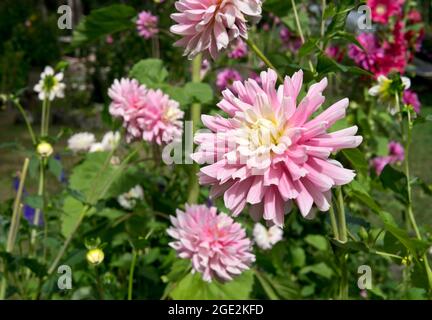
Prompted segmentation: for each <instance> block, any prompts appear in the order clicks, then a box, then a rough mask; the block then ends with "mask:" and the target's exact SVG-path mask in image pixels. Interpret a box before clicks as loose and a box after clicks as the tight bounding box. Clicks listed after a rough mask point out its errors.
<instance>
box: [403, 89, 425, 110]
mask: <svg viewBox="0 0 432 320" xmlns="http://www.w3.org/2000/svg"><path fill="white" fill-rule="evenodd" d="M402 100H403V103H405V104H410V105H412V106H413V108H414V111H415V112H416V113H420V108H421V103H420V100H419V98H418V96H417V93H415V92H414V91H411V90H405V91H404V93H403V97H402Z"/></svg>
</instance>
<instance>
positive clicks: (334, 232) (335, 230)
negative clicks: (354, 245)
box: [329, 206, 339, 239]
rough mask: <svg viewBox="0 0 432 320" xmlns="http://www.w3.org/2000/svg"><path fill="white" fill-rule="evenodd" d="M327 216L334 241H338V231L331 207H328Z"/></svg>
mask: <svg viewBox="0 0 432 320" xmlns="http://www.w3.org/2000/svg"><path fill="white" fill-rule="evenodd" d="M329 214H330V224H331V227H332V231H333V236H334V238H335V239H339V230H338V226H337V221H336V215H335V212H334V209H333V206H331V207H330V209H329Z"/></svg>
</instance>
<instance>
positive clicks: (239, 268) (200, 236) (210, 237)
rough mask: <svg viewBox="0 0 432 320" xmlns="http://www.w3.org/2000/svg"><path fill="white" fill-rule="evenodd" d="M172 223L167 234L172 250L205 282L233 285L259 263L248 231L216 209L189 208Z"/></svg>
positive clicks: (201, 206) (202, 206)
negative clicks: (170, 238) (240, 276)
mask: <svg viewBox="0 0 432 320" xmlns="http://www.w3.org/2000/svg"><path fill="white" fill-rule="evenodd" d="M171 223H172V227H171V228H169V229H168V230H167V232H168V234H169V235H170V236H171V237H172V238H174V240H175V241H173V242H171V243H170V246H171V247H172V248H174V249H175V250H176V251H177V254H178V256H179V257H180V258H182V259H190V260H191V261H192V268H193V272H199V273H201V274H202V278H203V280H204V281H208V282H211V281H212V280H213V279H216V280H219V281H222V282H224V281H230V280H232V279H233V278H234V277H235V276H238V275H240V274H241V273H242V272H243V271H245V270H248V269H249V267H250V265H251V264H252V263H253V262H254V261H255V256H254V254H253V253H252V252H251V251H252V244H251V241H250V240H249V238H247V236H246V231H245V229H244V228H243V227H242V226H241V225H240V224H239V223H237V222H234V221H233V219H232V218H230V217H229V216H228V215H226V214H225V213H219V214H218V213H217V209H216V208H215V207H211V208H208V207H206V206H205V205H192V206H189V205H186V211H185V212H183V211H181V210H177V216H176V217H173V216H171Z"/></svg>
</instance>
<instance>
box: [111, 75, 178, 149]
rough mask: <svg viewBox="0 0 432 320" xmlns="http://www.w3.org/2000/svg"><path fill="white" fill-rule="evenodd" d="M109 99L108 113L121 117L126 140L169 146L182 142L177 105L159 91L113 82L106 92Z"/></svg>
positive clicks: (138, 85) (124, 80) (135, 82)
mask: <svg viewBox="0 0 432 320" xmlns="http://www.w3.org/2000/svg"><path fill="white" fill-rule="evenodd" d="M108 95H109V97H110V98H111V99H112V102H111V104H110V107H109V111H110V113H111V115H112V116H114V117H120V118H122V120H123V126H124V127H125V128H126V132H127V136H126V138H127V140H128V141H131V140H135V139H143V140H146V141H149V142H153V143H157V144H159V145H161V144H163V143H169V142H171V141H174V140H178V139H180V138H181V135H182V132H183V123H182V121H181V120H182V118H183V115H184V112H183V111H181V110H180V106H179V103H178V102H177V101H175V100H172V99H170V98H169V96H168V95H166V94H164V93H163V92H162V91H161V90H152V89H150V90H147V89H146V88H145V86H144V85H140V84H139V83H138V81H136V80H130V79H121V80H120V81H118V80H115V81H114V84H113V85H112V86H111V88H110V89H109V90H108Z"/></svg>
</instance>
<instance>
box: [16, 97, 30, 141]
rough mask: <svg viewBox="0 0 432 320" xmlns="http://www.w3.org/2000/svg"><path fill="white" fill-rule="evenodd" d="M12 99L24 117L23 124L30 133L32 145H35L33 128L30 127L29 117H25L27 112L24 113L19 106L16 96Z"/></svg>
mask: <svg viewBox="0 0 432 320" xmlns="http://www.w3.org/2000/svg"><path fill="white" fill-rule="evenodd" d="M12 101H13V103H14V104H15V106H16V107H17V108H18V110H19V112H20V113H21V115H22V117H23V118H24V122H25V124H26V126H27V130H28V132H29V134H30V138H31V140H32V143H33V145H36V136H35V134H34V132H33V128H32V126H31V124H30V121H29V119H28V117H27V114H26V112H25V110H24V108H23V107H22V106H21V104H20V103H19V101H18V99H17V98H14V99H13V100H12Z"/></svg>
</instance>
